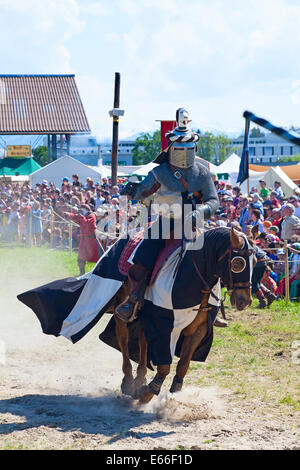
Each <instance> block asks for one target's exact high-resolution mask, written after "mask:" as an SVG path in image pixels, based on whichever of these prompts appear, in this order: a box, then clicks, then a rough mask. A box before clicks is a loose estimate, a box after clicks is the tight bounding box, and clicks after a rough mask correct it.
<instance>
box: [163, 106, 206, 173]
mask: <svg viewBox="0 0 300 470" xmlns="http://www.w3.org/2000/svg"><path fill="white" fill-rule="evenodd" d="M176 122H177V127H176V129H174V130H173V131H172V132H168V133H167V134H166V137H167V139H168V140H169V142H170V143H171V144H172V145H171V146H170V148H169V163H170V164H171V165H173V166H176V167H178V168H190V167H191V166H193V164H194V161H195V156H196V149H197V146H196V142H198V140H199V135H198V134H195V133H194V132H191V130H190V129H189V123H190V122H191V120H190V119H189V113H188V112H187V111H186V109H184V108H179V109H178V110H177V111H176Z"/></svg>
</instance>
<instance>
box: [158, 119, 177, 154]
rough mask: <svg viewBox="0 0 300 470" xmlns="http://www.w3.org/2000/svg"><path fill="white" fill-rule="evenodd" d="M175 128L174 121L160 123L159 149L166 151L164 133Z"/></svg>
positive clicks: (175, 123)
mask: <svg viewBox="0 0 300 470" xmlns="http://www.w3.org/2000/svg"><path fill="white" fill-rule="evenodd" d="M176 126H177V122H176V121H160V134H161V149H162V151H164V150H166V148H167V147H168V140H167V139H166V133H167V132H171V131H173V130H174V129H175V127H176Z"/></svg>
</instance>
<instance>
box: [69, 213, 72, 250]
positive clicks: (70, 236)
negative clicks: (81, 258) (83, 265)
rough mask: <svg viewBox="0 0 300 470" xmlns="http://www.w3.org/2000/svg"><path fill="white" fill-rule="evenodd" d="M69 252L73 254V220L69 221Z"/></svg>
mask: <svg viewBox="0 0 300 470" xmlns="http://www.w3.org/2000/svg"><path fill="white" fill-rule="evenodd" d="M69 253H70V256H72V222H71V221H70V222H69Z"/></svg>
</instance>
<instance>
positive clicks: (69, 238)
mask: <svg viewBox="0 0 300 470" xmlns="http://www.w3.org/2000/svg"><path fill="white" fill-rule="evenodd" d="M33 212H34V211H32V210H30V211H28V216H29V219H28V227H27V226H25V230H24V225H22V224H21V222H20V220H19V221H18V224H17V225H15V229H16V233H15V236H16V238H17V241H18V242H19V243H22V242H24V243H25V244H26V245H28V246H33V245H34V244H35V245H36V244H37V243H36V239H35V234H34V233H33V219H34V218H36V219H39V220H40V221H41V222H44V223H46V225H47V226H49V245H50V247H52V248H55V240H54V237H55V230H56V229H57V228H58V227H59V226H61V227H65V229H64V231H63V233H64V234H65V235H66V237H65V244H64V247H65V249H68V251H69V254H70V256H72V254H73V251H74V246H73V228H76V230H78V229H79V228H80V226H79V224H77V223H75V222H74V221H71V220H67V219H65V218H64V217H63V216H61V215H60V214H58V213H57V212H56V211H54V210H52V211H51V214H49V215H48V216H47V217H42V216H38V215H35V214H34V213H33ZM1 222H2V225H3V221H1ZM2 228H3V227H2ZM123 229H124V227H120V228H118V229H117V230H116V229H115V230H114V232H109V231H105V232H104V231H101V230H99V229H98V228H97V229H96V235H97V237H99V238H100V243H101V238H103V239H104V240H109V242H108V244H105V245H106V246H103V248H104V250H105V248H108V247H109V246H110V244H111V243H113V242H114V241H116V240H117V238H118V237H120V236H122V235H123V234H124V233H125V232H124V230H123ZM0 232H1V231H0ZM24 234H26V236H25V240H24ZM22 235H23V237H22ZM1 241H3V240H2V239H1V238H0V242H1ZM6 241H7V240H6ZM9 241H10V242H11V241H13V240H12V239H10V240H9ZM110 242H111V243H110ZM103 244H104V243H103V242H102V245H103ZM263 250H264V251H265V252H274V251H275V250H276V249H274V248H263ZM270 261H271V262H272V263H275V264H284V279H285V299H286V301H287V302H290V270H289V265H290V264H292V263H296V264H300V261H293V260H290V259H289V249H288V242H287V241H286V240H285V241H284V261H280V260H272V259H271V260H270Z"/></svg>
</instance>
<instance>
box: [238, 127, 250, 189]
mask: <svg viewBox="0 0 300 470" xmlns="http://www.w3.org/2000/svg"><path fill="white" fill-rule="evenodd" d="M249 131H250V121H249V119H248V118H246V122H245V136H244V147H243V153H242V158H241V163H240V169H239V175H238V179H237V183H239V184H240V185H241V184H242V183H243V182H244V181H246V180H247V179H248V178H249Z"/></svg>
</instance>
